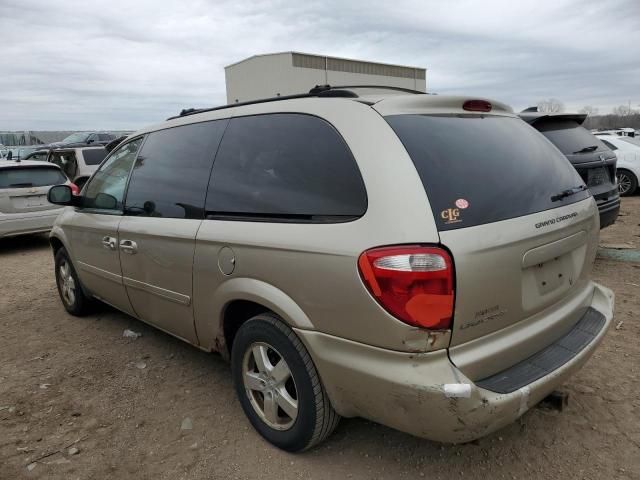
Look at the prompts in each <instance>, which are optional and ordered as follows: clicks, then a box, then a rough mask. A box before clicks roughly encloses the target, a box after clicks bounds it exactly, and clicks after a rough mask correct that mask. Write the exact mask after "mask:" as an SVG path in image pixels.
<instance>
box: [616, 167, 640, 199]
mask: <svg viewBox="0 0 640 480" xmlns="http://www.w3.org/2000/svg"><path fill="white" fill-rule="evenodd" d="M616 178H617V179H618V193H620V196H621V197H626V196H628V195H633V194H634V192H635V191H636V189H637V188H638V179H637V178H636V176H635V175H634V174H633V173H631V172H630V171H628V170H618V171H617V172H616Z"/></svg>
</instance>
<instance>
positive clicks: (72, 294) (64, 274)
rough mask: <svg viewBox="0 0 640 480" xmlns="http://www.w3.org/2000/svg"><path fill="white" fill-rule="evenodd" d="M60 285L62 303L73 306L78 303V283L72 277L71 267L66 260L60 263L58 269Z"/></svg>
mask: <svg viewBox="0 0 640 480" xmlns="http://www.w3.org/2000/svg"><path fill="white" fill-rule="evenodd" d="M58 284H59V285H60V293H61V294H62V301H63V302H64V303H66V304H67V305H73V304H74V302H75V301H76V282H75V280H74V279H73V276H72V275H71V266H70V265H69V262H67V261H66V260H63V261H62V262H60V266H59V267H58Z"/></svg>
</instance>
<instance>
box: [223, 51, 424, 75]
mask: <svg viewBox="0 0 640 480" xmlns="http://www.w3.org/2000/svg"><path fill="white" fill-rule="evenodd" d="M276 55H292V56H293V57H294V65H295V63H296V62H295V57H296V56H297V57H298V59H299V60H300V61H301V62H299V63H307V65H295V66H299V67H307V68H321V69H324V68H325V66H326V65H327V64H328V63H330V62H335V63H338V64H339V63H340V62H348V63H357V64H367V65H376V66H380V67H387V68H391V69H393V68H396V69H411V70H417V71H419V72H426V70H427V69H426V68H424V67H414V66H410V65H397V64H392V63H381V62H369V61H365V60H357V59H353V58H344V57H333V56H329V55H318V54H315V53H304V52H295V51H288V52H274V53H262V54H258V55H252V56H250V57H248V58H245V59H244V60H240V61H238V62H235V63H232V64H230V65H227V66H226V67H224V68H225V69H227V68H231V67H234V66H236V65H239V64H241V63H244V62H248V61H250V60H253V59H254V58H259V57H269V56H276ZM305 57H306V58H307V59H308V60H310V61H307V62H304V58H305ZM313 59H317V60H321V62H314V61H313ZM328 69H329V70H334V69H332V68H328ZM362 73H366V72H362ZM421 78H424V76H422V77H421Z"/></svg>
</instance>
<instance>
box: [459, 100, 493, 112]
mask: <svg viewBox="0 0 640 480" xmlns="http://www.w3.org/2000/svg"><path fill="white" fill-rule="evenodd" d="M462 108H463V109H464V110H468V111H469V112H490V111H491V108H492V105H491V102H487V101H486V100H467V101H466V102H464V103H463V104H462Z"/></svg>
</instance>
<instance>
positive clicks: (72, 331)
mask: <svg viewBox="0 0 640 480" xmlns="http://www.w3.org/2000/svg"><path fill="white" fill-rule="evenodd" d="M601 242H602V243H608V244H612V243H613V244H619V243H621V242H622V243H627V244H630V245H631V246H633V247H635V248H640V197H634V198H631V199H625V200H624V203H623V215H622V216H621V217H620V219H619V221H618V223H616V225H614V226H613V227H611V228H609V229H606V230H605V231H604V232H603V235H602V239H601ZM594 277H595V278H596V280H597V281H599V282H601V283H603V284H604V285H606V286H608V287H610V288H612V289H613V290H614V291H615V293H616V296H617V298H616V319H615V322H614V325H615V326H617V327H618V328H617V329H616V328H612V329H611V330H610V332H609V334H608V335H607V337H606V339H605V340H604V343H603V345H602V346H601V348H600V349H599V351H598V352H597V353H596V355H595V356H594V357H593V358H592V359H591V361H590V362H589V363H588V364H587V365H586V366H585V368H584V369H583V370H582V371H581V372H580V373H578V374H577V375H576V376H575V377H574V378H572V379H571V380H570V381H569V383H568V384H567V385H565V387H563V388H564V390H565V391H567V392H569V393H570V400H569V407H568V408H567V409H565V410H564V411H563V412H561V413H560V412H557V411H554V410H549V409H544V408H534V409H533V410H531V411H530V412H528V413H527V414H526V415H524V417H523V418H522V419H520V420H519V421H518V422H517V423H515V424H513V425H511V426H509V427H507V428H505V429H503V430H502V431H500V432H497V433H495V434H493V435H491V436H489V437H486V438H484V439H481V440H480V441H478V442H475V443H473V444H467V445H459V446H451V445H440V444H437V443H432V442H428V441H425V440H420V439H417V438H413V437H411V436H409V435H406V434H403V433H399V432H396V431H393V430H391V429H388V428H386V427H383V426H380V425H377V424H374V423H371V422H367V421H364V420H360V419H348V420H343V421H342V422H341V424H340V426H339V427H338V429H337V431H336V432H335V433H334V435H333V436H332V437H330V439H329V440H328V441H327V442H325V443H323V444H322V445H321V446H319V447H318V448H316V449H314V450H312V451H310V452H307V453H304V454H300V455H291V454H287V453H284V452H282V451H279V450H277V449H275V448H273V447H271V446H270V445H268V444H267V443H266V442H265V441H263V440H262V439H261V437H259V436H258V435H257V434H256V433H255V432H254V431H253V430H252V428H251V427H250V425H249V423H248V421H247V420H245V417H244V415H243V413H242V411H241V409H240V406H239V404H238V402H237V401H236V399H235V396H234V392H233V389H232V385H231V377H230V372H229V367H228V365H227V364H226V363H225V362H224V361H222V359H221V358H220V357H219V356H217V355H211V354H207V353H204V352H201V351H199V350H197V349H195V348H193V347H190V346H189V345H187V344H183V343H181V342H180V341H178V340H176V339H174V338H173V337H170V336H169V335H166V334H164V333H162V332H159V331H156V330H154V329H153V328H151V327H148V326H146V325H145V324H143V323H141V322H139V321H137V320H135V319H132V318H130V317H128V316H126V315H124V314H121V313H119V312H116V311H114V310H111V309H110V308H108V307H104V308H101V309H100V311H98V312H97V313H95V314H94V315H92V316H90V317H87V318H83V319H78V318H74V317H71V316H70V315H67V314H66V312H65V311H64V309H63V308H62V306H61V304H60V301H59V300H58V295H57V292H56V289H55V283H54V278H53V261H52V257H51V252H50V250H49V248H48V244H47V240H46V238H45V237H42V236H40V237H26V238H19V239H12V240H4V241H0V280H1V282H0V285H1V286H0V289H1V291H2V295H1V297H0V324H1V327H0V328H1V329H2V333H1V334H0V479H2V480H4V479H17V478H47V479H76V478H77V479H85V478H91V479H101V478H117V479H125V478H136V479H147V478H148V479H154V480H157V479H172V480H173V479H181V478H190V479H200V478H202V479H204V478H207V479H214V478H239V479H245V478H261V479H265V478H276V477H278V478H280V479H284V480H286V479H293V478H305V479H324V478H327V479H329V478H332V479H333V478H354V479H361V478H362V479H364V478H367V479H371V478H420V477H425V478H443V479H444V478H478V479H484V478H486V477H487V475H491V477H492V478H508V479H510V478H538V479H547V478H548V479H555V478H580V479H583V478H589V479H600V478H629V479H632V478H633V479H638V478H640V395H639V394H640V389H639V388H638V373H639V369H640V342H639V341H638V339H639V338H640V327H639V325H638V317H639V312H640V295H638V294H639V292H640V286H639V285H640V264H633V263H623V262H614V261H610V260H602V259H599V260H598V261H597V263H596V266H595V271H594ZM621 322H622V323H621ZM127 328H130V329H132V330H135V331H137V332H141V333H142V334H143V336H142V337H141V338H139V339H137V340H132V339H126V338H123V337H122V332H123V330H125V329H127ZM187 419H188V420H187ZM190 422H191V423H192V428H191V429H187V430H182V429H181V426H182V425H183V424H188V423H190ZM186 426H188V425H186Z"/></svg>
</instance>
